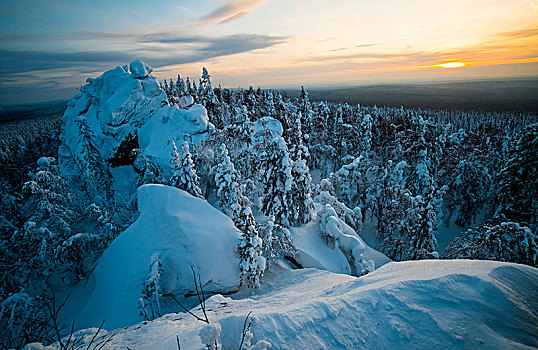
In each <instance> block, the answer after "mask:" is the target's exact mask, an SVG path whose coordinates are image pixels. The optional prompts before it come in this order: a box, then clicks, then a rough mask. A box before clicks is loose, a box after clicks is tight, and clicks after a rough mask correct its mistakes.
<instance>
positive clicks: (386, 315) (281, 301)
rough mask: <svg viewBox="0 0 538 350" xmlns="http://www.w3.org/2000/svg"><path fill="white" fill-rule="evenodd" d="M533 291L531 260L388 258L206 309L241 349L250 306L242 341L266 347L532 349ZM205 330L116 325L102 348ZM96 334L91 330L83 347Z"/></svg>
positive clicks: (225, 340) (162, 321) (304, 277)
mask: <svg viewBox="0 0 538 350" xmlns="http://www.w3.org/2000/svg"><path fill="white" fill-rule="evenodd" d="M537 289H538V269H536V268H533V267H530V266H525V265H518V264H511V263H502V262H494V261H470V260H441V261H439V260H425V261H411V262H399V263H396V262H391V263H389V264H386V265H384V266H383V267H381V268H380V269H377V270H375V271H374V272H372V273H370V274H368V275H366V276H363V277H360V278H356V277H352V276H348V275H341V274H334V273H330V272H327V271H321V270H316V269H303V270H293V271H288V272H286V273H284V274H283V275H282V276H281V277H280V278H278V279H276V280H274V281H273V282H271V283H269V284H266V285H263V286H262V287H261V288H259V289H258V292H257V293H256V294H255V295H251V294H248V293H249V292H248V291H246V292H245V293H246V294H247V295H242V296H237V297H234V299H232V298H229V297H224V296H221V295H216V296H213V297H211V298H210V299H209V300H207V303H206V306H207V309H208V318H209V320H210V323H213V324H217V323H218V324H219V325H220V326H221V332H220V336H219V347H220V348H223V349H237V348H239V343H240V341H241V333H242V329H243V324H244V321H245V317H246V315H247V314H248V313H249V312H252V314H251V316H250V318H249V320H250V321H251V322H252V323H251V326H250V332H249V335H248V340H249V342H250V344H251V345H252V346H255V344H260V346H261V345H264V346H265V347H264V348H268V347H269V346H271V348H272V349H393V348H402V349H425V348H428V349H429V348H434V349H508V348H510V349H524V348H535V347H538V336H537V333H536V325H537V324H538V315H537V313H536V310H538V300H537V299H536V297H535V295H536V290H537ZM193 312H195V313H199V312H200V310H199V308H195V309H193ZM203 327H204V324H203V323H201V322H199V321H197V320H196V319H194V318H193V317H192V316H190V315H188V314H186V313H179V314H176V313H174V314H169V315H165V316H163V317H161V318H159V319H157V320H155V321H153V322H149V323H146V324H142V323H139V324H137V325H134V326H131V327H128V328H125V329H117V330H115V331H114V333H115V334H114V336H113V337H112V338H111V341H110V343H109V344H108V346H109V347H110V348H126V347H129V348H131V349H154V350H158V349H174V348H177V345H176V342H177V340H176V336H177V337H178V338H179V340H180V342H181V348H182V349H201V348H203V344H202V343H201V341H200V338H199V334H200V331H201V329H202V328H203ZM95 331H96V329H92V330H88V331H87V335H86V338H85V342H86V343H87V342H89V341H90V340H91V337H92V336H93V334H95ZM111 334H112V332H111V333H108V334H107V333H106V332H102V333H101V334H100V335H99V336H98V337H97V339H96V341H99V340H102V339H107V337H110V335H111ZM53 348H54V347H50V349H53ZM245 348H247V347H245Z"/></svg>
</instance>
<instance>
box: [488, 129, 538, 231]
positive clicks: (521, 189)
mask: <svg viewBox="0 0 538 350" xmlns="http://www.w3.org/2000/svg"><path fill="white" fill-rule="evenodd" d="M537 174H538V124H532V125H530V126H528V127H526V128H525V129H524V130H523V131H522V132H521V133H520V134H519V135H518V138H517V140H516V142H515V143H514V145H513V146H512V148H511V150H510V155H509V160H508V162H507V164H506V166H505V167H504V168H503V169H502V171H501V173H500V174H499V177H498V179H497V181H496V182H497V186H496V187H497V188H496V200H495V201H496V207H497V210H496V212H495V216H496V217H498V218H500V220H502V221H514V222H519V223H522V224H524V225H526V226H528V227H530V228H531V229H532V230H533V231H534V232H536V230H537V229H538V176H537Z"/></svg>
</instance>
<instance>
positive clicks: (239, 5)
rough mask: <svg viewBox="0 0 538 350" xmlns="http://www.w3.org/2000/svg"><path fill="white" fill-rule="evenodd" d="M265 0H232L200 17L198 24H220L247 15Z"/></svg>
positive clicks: (263, 3)
mask: <svg viewBox="0 0 538 350" xmlns="http://www.w3.org/2000/svg"><path fill="white" fill-rule="evenodd" d="M265 3H266V2H265V0H232V1H231V2H229V3H228V4H225V5H222V6H220V7H218V8H216V9H215V10H213V11H212V12H211V13H209V14H208V15H206V16H204V17H202V18H200V20H199V22H198V24H199V25H200V26H210V25H221V24H226V23H230V22H233V21H236V20H238V19H240V18H243V17H245V16H247V15H248V14H249V13H250V11H252V10H253V9H255V8H257V7H260V6H263V5H265Z"/></svg>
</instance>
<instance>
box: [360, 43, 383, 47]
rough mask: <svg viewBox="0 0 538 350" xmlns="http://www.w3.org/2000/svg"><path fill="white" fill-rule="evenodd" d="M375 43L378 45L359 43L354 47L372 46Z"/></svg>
mask: <svg viewBox="0 0 538 350" xmlns="http://www.w3.org/2000/svg"><path fill="white" fill-rule="evenodd" d="M376 45H379V44H361V45H356V46H355V47H372V46H376Z"/></svg>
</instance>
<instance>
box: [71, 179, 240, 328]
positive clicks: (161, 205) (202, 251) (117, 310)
mask: <svg viewBox="0 0 538 350" xmlns="http://www.w3.org/2000/svg"><path fill="white" fill-rule="evenodd" d="M138 198H139V202H138V205H139V210H140V217H139V218H138V219H137V220H136V222H135V223H133V224H132V225H131V226H130V227H129V228H128V229H127V230H126V231H125V232H123V233H122V234H121V235H120V236H119V237H118V238H116V239H115V240H114V241H113V242H112V244H111V245H110V246H109V247H108V248H107V250H106V251H105V252H104V253H103V256H102V257H101V258H100V259H99V261H98V263H97V267H96V268H95V270H94V272H93V273H92V275H91V277H90V280H91V281H92V283H90V285H89V286H88V287H87V288H93V290H91V293H90V295H89V297H88V299H87V301H86V303H85V305H84V306H83V308H82V310H81V311H80V313H79V314H78V315H76V317H75V319H76V323H77V325H78V327H77V328H81V327H90V326H94V325H96V324H97V325H98V324H99V323H100V322H101V321H102V320H106V324H107V328H109V329H110V328H116V327H123V326H128V325H131V324H134V323H136V322H139V321H141V320H142V318H141V316H140V315H139V313H140V298H141V297H142V288H143V287H142V286H143V283H144V282H145V281H146V279H147V277H148V273H150V268H151V265H152V262H153V260H155V259H156V258H158V260H159V261H160V262H161V263H162V272H161V277H160V282H159V284H160V291H161V292H162V293H164V294H166V293H173V294H174V295H175V296H176V297H178V298H181V297H182V296H183V295H184V294H185V293H187V292H188V293H192V292H193V289H194V283H193V275H192V271H191V266H192V268H194V270H195V271H196V273H197V274H199V275H200V277H201V282H202V285H203V286H204V291H205V292H206V293H210V292H215V291H217V292H221V293H222V292H226V291H229V290H233V289H236V287H237V286H238V284H239V256H238V254H237V253H236V250H237V245H238V242H239V239H240V232H239V231H238V230H237V228H235V226H234V224H233V222H232V220H231V219H230V218H229V217H228V216H226V215H224V214H222V213H221V212H220V211H218V210H217V209H215V208H213V207H212V206H211V205H210V204H209V203H207V202H206V201H204V200H201V199H199V198H195V197H193V196H191V195H190V194H188V193H187V192H185V191H182V190H180V189H177V188H175V187H170V186H164V185H155V184H151V185H144V186H141V187H140V188H139V189H138ZM92 285H93V287H92ZM174 305H175V304H174Z"/></svg>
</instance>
